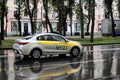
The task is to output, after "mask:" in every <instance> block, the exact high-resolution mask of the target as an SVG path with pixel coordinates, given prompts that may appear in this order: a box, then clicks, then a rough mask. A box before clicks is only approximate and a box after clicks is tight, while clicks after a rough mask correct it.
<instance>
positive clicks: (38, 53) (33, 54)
mask: <svg viewBox="0 0 120 80" xmlns="http://www.w3.org/2000/svg"><path fill="white" fill-rule="evenodd" d="M41 54H42V51H41V50H40V49H33V50H32V51H31V54H30V55H31V57H32V58H34V59H38V58H40V56H41Z"/></svg>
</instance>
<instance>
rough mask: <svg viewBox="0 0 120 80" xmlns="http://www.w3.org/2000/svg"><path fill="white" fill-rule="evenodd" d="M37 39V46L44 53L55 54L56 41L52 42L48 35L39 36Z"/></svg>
mask: <svg viewBox="0 0 120 80" xmlns="http://www.w3.org/2000/svg"><path fill="white" fill-rule="evenodd" d="M38 38H39V39H38V43H39V46H40V47H42V49H43V51H44V53H49V54H54V53H56V45H58V44H59V43H58V42H57V41H52V39H51V36H50V35H44V36H39V37H38Z"/></svg>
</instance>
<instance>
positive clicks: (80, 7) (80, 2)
mask: <svg viewBox="0 0 120 80" xmlns="http://www.w3.org/2000/svg"><path fill="white" fill-rule="evenodd" d="M79 9H80V27H81V38H84V13H83V0H79Z"/></svg>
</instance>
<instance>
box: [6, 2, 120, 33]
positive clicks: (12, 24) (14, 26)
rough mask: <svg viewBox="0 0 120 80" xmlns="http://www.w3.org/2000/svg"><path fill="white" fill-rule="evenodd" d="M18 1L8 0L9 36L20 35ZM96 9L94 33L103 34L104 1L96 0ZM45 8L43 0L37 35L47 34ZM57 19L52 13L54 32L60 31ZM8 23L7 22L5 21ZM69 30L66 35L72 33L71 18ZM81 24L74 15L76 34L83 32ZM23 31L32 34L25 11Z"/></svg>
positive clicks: (50, 17) (68, 25)
mask: <svg viewBox="0 0 120 80" xmlns="http://www.w3.org/2000/svg"><path fill="white" fill-rule="evenodd" d="M17 1H18V0H8V2H7V6H8V14H7V19H8V20H7V21H8V22H7V23H5V26H6V28H5V29H7V34H8V35H16V34H19V31H18V21H17V19H16V18H15V17H14V14H15V11H16V8H17ZM96 4H97V5H96V7H95V28H94V32H101V22H102V20H103V19H104V18H105V17H104V16H105V15H104V12H105V8H104V5H103V0H96ZM114 8H116V7H114ZM84 12H85V13H87V11H86V10H84ZM44 13H45V12H44V8H43V5H42V0H40V1H39V3H38V7H37V18H36V33H44V32H46V31H47V30H46V28H45V27H43V24H42V23H43V22H44V21H45V18H44ZM114 15H115V16H114V17H116V15H118V13H116V12H114ZM56 17H57V13H55V12H53V11H50V12H49V19H50V22H51V24H52V28H53V31H55V32H56V31H57V30H58V21H57V19H56ZM5 22H6V21H5ZM66 22H67V28H66V33H67V34H70V32H71V27H70V20H69V18H67V21H66ZM79 26H80V25H79V23H78V22H77V20H76V14H74V15H73V19H72V32H73V34H74V32H75V31H81V30H80V27H79ZM84 28H85V29H84V30H85V31H86V29H87V28H86V24H85V25H84ZM21 30H22V34H23V33H24V32H28V33H30V34H31V24H30V19H29V16H28V15H26V14H25V12H24V11H21ZM89 31H90V30H89Z"/></svg>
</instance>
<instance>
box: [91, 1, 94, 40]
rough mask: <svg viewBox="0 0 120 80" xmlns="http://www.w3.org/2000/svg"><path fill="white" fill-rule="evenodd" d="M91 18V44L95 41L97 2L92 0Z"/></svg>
mask: <svg viewBox="0 0 120 80" xmlns="http://www.w3.org/2000/svg"><path fill="white" fill-rule="evenodd" d="M91 9H92V10H91V14H92V15H91V17H92V25H91V35H90V42H93V41H94V25H95V0H92V4H91Z"/></svg>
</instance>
